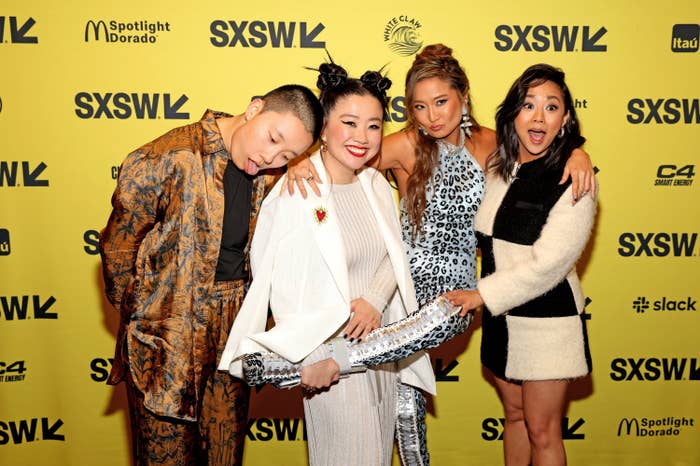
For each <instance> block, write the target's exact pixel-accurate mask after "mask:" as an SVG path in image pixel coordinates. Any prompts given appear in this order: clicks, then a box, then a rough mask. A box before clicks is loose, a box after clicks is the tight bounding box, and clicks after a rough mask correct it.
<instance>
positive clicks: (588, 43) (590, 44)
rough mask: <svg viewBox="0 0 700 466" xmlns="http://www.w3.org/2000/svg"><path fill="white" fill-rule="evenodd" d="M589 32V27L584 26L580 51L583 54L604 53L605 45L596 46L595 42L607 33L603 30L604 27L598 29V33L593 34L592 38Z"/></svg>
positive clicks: (606, 47)
mask: <svg viewBox="0 0 700 466" xmlns="http://www.w3.org/2000/svg"><path fill="white" fill-rule="evenodd" d="M590 32H591V28H590V26H584V27H583V45H582V47H581V50H583V51H584V52H605V51H607V50H608V46H607V45H603V44H600V45H597V44H596V42H598V41H599V40H600V38H601V37H603V36H604V35H605V33H606V32H608V30H607V29H605V26H603V27H601V28H600V29H598V31H597V32H596V33H595V34H593V37H590V36H589V34H590Z"/></svg>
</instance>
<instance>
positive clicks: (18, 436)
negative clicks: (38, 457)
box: [0, 417, 66, 445]
mask: <svg viewBox="0 0 700 466" xmlns="http://www.w3.org/2000/svg"><path fill="white" fill-rule="evenodd" d="M39 423H41V424H39ZM62 425H63V421H62V420H61V419H56V420H55V421H53V422H51V421H49V418H48V417H42V418H41V419H37V418H34V419H20V420H13V421H0V445H7V444H10V443H12V444H14V445H19V444H21V443H29V442H36V441H39V440H58V441H61V442H65V441H66V436H65V435H63V434H60V433H58V430H59V429H60V428H61V426H62ZM40 426H41V427H40ZM39 427H40V428H39Z"/></svg>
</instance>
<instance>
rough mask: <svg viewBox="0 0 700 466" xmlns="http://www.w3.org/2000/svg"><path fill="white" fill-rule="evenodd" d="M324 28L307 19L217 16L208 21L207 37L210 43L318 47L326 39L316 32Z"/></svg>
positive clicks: (225, 45)
mask: <svg viewBox="0 0 700 466" xmlns="http://www.w3.org/2000/svg"><path fill="white" fill-rule="evenodd" d="M325 28H326V27H325V26H324V25H323V23H315V24H314V23H313V22H307V21H263V20H259V19H256V20H233V19H231V20H227V21H225V20H222V19H217V20H214V21H212V22H211V24H210V25H209V32H210V33H211V37H210V38H209V41H210V42H211V45H213V46H214V47H244V48H247V47H252V48H258V49H259V48H263V47H272V48H275V49H277V48H287V49H289V48H297V47H298V48H301V49H322V48H325V47H326V42H325V41H323V40H320V38H319V35H320V34H321V32H323V30H324V29H325Z"/></svg>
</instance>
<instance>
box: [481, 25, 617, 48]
mask: <svg viewBox="0 0 700 466" xmlns="http://www.w3.org/2000/svg"><path fill="white" fill-rule="evenodd" d="M607 32H608V30H607V29H605V27H604V26H602V27H599V28H598V29H597V30H595V31H594V30H593V29H592V28H591V26H545V25H542V24H539V25H532V24H529V25H526V26H519V25H517V24H514V25H512V26H511V25H508V24H500V25H498V26H496V30H495V35H496V41H495V42H494V43H493V45H494V46H495V47H496V50H498V51H500V52H517V51H519V50H523V51H524V52H547V51H554V52H578V51H581V52H605V51H607V50H608V46H607V45H605V44H601V43H599V41H600V40H601V39H602V38H603V36H604V35H605V33H607Z"/></svg>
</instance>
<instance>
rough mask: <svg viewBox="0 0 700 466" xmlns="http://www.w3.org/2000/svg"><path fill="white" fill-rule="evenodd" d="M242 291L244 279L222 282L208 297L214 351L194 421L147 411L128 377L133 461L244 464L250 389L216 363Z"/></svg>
mask: <svg viewBox="0 0 700 466" xmlns="http://www.w3.org/2000/svg"><path fill="white" fill-rule="evenodd" d="M244 296H245V289H244V285H243V281H242V280H238V281H232V282H218V283H217V284H216V285H215V286H214V289H213V292H212V293H211V296H210V298H209V300H208V302H207V307H208V308H209V309H208V312H209V315H210V316H211V318H210V332H209V348H210V349H211V351H210V354H209V357H208V358H207V361H206V363H205V364H203V367H202V375H203V381H204V383H205V384H206V385H205V387H204V391H203V396H202V400H201V406H200V409H199V418H198V420H197V421H196V422H188V421H182V420H178V419H173V418H168V417H162V416H157V415H155V414H153V413H152V412H150V411H148V410H147V409H146V408H145V407H144V405H143V395H142V394H141V392H140V391H139V390H138V389H136V387H135V386H134V384H133V381H132V380H131V376H130V375H129V376H128V379H127V396H128V401H129V411H130V414H131V436H132V449H133V455H134V465H136V466H151V465H154V466H155V465H168V466H200V465H201V466H219V465H221V466H223V465H226V466H235V465H240V464H242V459H243V442H244V440H245V436H246V428H247V417H248V402H249V396H250V390H249V388H248V386H247V385H246V384H245V383H244V382H242V381H240V380H239V379H236V378H234V377H232V376H231V375H229V374H228V373H227V372H220V371H217V370H216V365H217V362H218V360H219V358H220V357H221V353H222V352H223V350H224V347H225V346H226V340H227V338H228V333H229V331H230V330H231V325H232V324H233V319H234V318H235V317H236V314H237V313H238V309H240V306H241V303H242V302H243V297H244ZM127 372H129V371H127Z"/></svg>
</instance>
